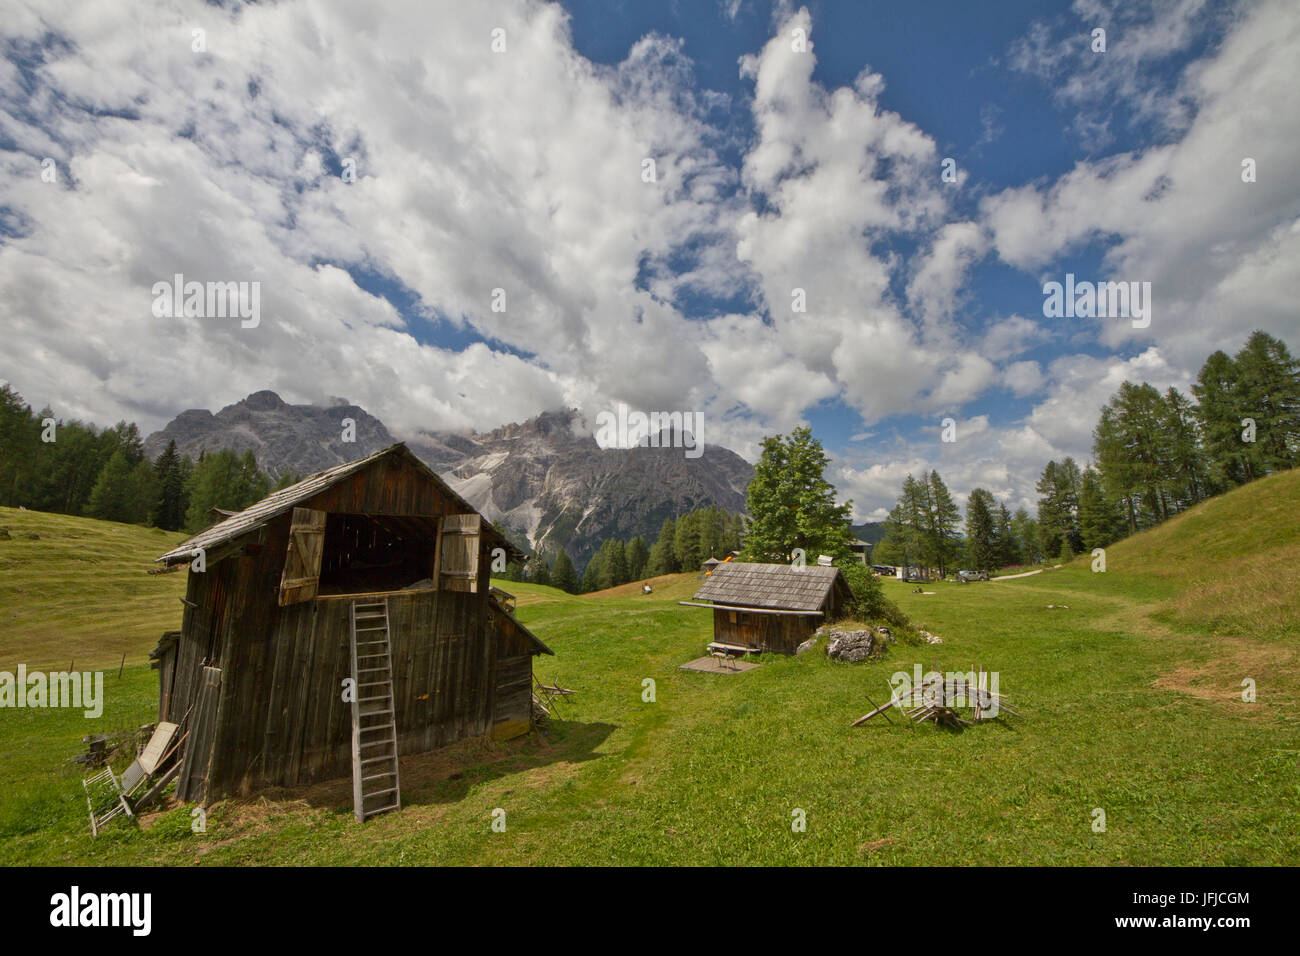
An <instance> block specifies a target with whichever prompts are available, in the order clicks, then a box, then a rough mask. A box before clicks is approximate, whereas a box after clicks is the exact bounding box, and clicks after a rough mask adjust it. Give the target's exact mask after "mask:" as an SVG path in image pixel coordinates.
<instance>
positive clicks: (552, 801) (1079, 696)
mask: <svg viewBox="0 0 1300 956" xmlns="http://www.w3.org/2000/svg"><path fill="white" fill-rule="evenodd" d="M1297 504H1300V474H1287V475H1279V476H1275V477H1273V478H1269V479H1266V480H1264V481H1262V482H1257V483H1256V484H1254V485H1251V486H1248V487H1247V488H1244V489H1240V490H1238V491H1236V492H1233V493H1231V494H1229V495H1227V496H1224V498H1222V499H1216V501H1213V502H1210V503H1208V505H1206V506H1202V508H1201V509H1196V510H1194V511H1193V512H1189V513H1188V514H1186V515H1183V516H1180V517H1179V518H1177V519H1175V520H1174V521H1171V522H1169V523H1168V524H1167V525H1165V526H1162V527H1161V528H1158V529H1155V530H1154V531H1152V532H1147V533H1144V534H1143V535H1139V536H1137V537H1135V538H1133V539H1130V540H1129V541H1127V542H1123V543H1121V544H1119V545H1116V546H1114V547H1113V548H1111V549H1109V550H1108V553H1107V555H1106V559H1107V569H1106V572H1105V573H1094V572H1093V571H1092V570H1091V568H1090V564H1091V559H1090V558H1087V557H1085V558H1080V559H1078V560H1076V561H1075V562H1073V563H1072V564H1070V565H1068V566H1066V567H1063V568H1061V569H1058V570H1052V571H1046V572H1044V573H1042V574H1038V575H1035V576H1032V577H1026V578H1019V579H1013V580H1006V581H991V582H987V583H985V582H977V583H974V584H969V585H957V584H949V583H937V584H934V585H931V586H929V587H928V590H932V591H934V592H935V593H934V594H930V595H925V594H913V593H911V587H910V586H908V585H903V584H899V583H896V582H893V581H887V582H885V584H884V586H885V588H886V589H887V592H888V594H889V595H890V597H892V598H893V599H894V600H895V601H896V602H897V603H898V604H899V605H900V606H901V607H902V608H903V610H904V611H905V612H906V613H907V614H909V615H910V616H911V618H912V620H913V622H914V623H916V624H917V625H920V626H923V627H925V628H926V629H928V630H930V631H932V632H934V633H935V634H937V635H939V636H940V637H941V638H942V639H943V643H942V644H939V645H924V646H919V647H913V646H909V645H906V644H898V645H894V646H892V647H891V649H890V651H889V653H888V654H887V655H886V656H885V657H884V659H882V660H880V661H876V662H870V663H865V664H844V663H839V662H834V661H830V660H828V659H827V658H826V657H825V655H824V653H822V651H823V649H824V648H823V647H822V646H819V647H818V648H817V649H816V650H815V651H814V652H813V653H809V654H805V655H802V656H800V657H773V656H765V657H764V658H762V659H761V664H760V666H759V667H758V668H757V669H755V670H752V671H746V672H743V673H738V674H734V675H717V674H707V673H696V672H690V671H683V670H680V669H679V665H680V664H682V663H684V662H686V661H688V660H690V659H692V658H695V657H698V656H700V654H701V653H703V649H704V644H705V643H706V642H707V641H708V640H709V639H710V636H711V627H712V623H711V615H710V614H709V612H708V611H706V610H703V609H699V608H688V607H681V606H679V605H678V604H677V603H676V602H677V601H678V600H681V599H683V598H687V597H689V596H690V594H691V593H693V591H694V589H695V587H696V586H697V584H698V580H697V577H696V576H695V575H679V576H674V577H670V578H665V579H659V580H658V581H657V582H656V585H657V586H656V589H655V593H653V594H651V595H648V596H646V595H641V594H640V593H639V585H638V586H635V587H625V588H620V589H615V590H614V591H612V592H604V593H602V594H598V595H586V596H571V595H566V594H563V593H561V592H558V591H555V590H553V589H550V588H542V587H535V586H532V585H527V584H513V583H506V584H505V585H504V586H505V587H506V588H508V589H509V590H511V591H512V592H514V593H516V594H518V595H519V598H520V600H519V616H520V618H521V620H523V621H524V622H525V623H526V624H527V625H528V626H529V627H530V628H532V629H533V630H534V631H535V632H536V633H537V634H538V636H539V637H541V638H542V640H544V641H545V642H546V643H547V644H548V645H549V646H550V647H551V648H552V649H553V650H554V651H555V652H556V655H557V656H556V657H554V658H551V657H542V658H538V660H537V672H538V675H539V676H540V677H542V678H543V679H545V680H548V681H549V680H550V679H555V680H558V681H559V682H560V683H562V684H563V685H565V686H567V687H571V688H574V689H575V690H576V691H577V694H576V696H575V697H573V698H572V699H571V701H570V704H569V706H567V707H566V708H564V709H563V711H562V716H563V718H564V719H562V720H557V721H552V722H550V724H549V726H548V727H547V730H546V733H545V734H540V733H533V734H530V735H528V736H526V737H523V738H519V739H516V740H513V741H507V742H503V743H493V742H490V741H486V740H472V741H463V742H461V743H459V744H456V745H454V746H452V747H449V748H446V749H444V750H441V751H438V752H435V753H432V754H425V755H416V756H411V757H405V758H403V760H402V774H403V781H402V790H403V793H402V797H403V802H404V808H403V810H402V811H401V812H399V813H392V814H387V815H384V816H381V817H377V818H374V819H372V820H370V821H368V822H367V823H365V824H364V825H358V824H356V823H355V822H354V821H353V818H352V813H351V806H350V781H349V780H346V779H345V780H338V781H330V782H327V783H323V784H319V785H316V786H313V787H307V788H301V789H295V790H289V791H273V792H268V793H263V794H259V795H256V796H254V797H250V798H245V799H238V800H228V801H223V802H220V803H218V804H215V805H213V806H212V807H210V808H209V810H208V814H207V819H206V830H205V831H204V832H201V833H196V832H194V831H193V829H192V825H191V824H192V815H191V814H192V809H193V808H191V807H189V806H175V807H172V808H170V809H164V810H163V811H162V812H155V813H152V814H148V815H146V816H145V817H144V819H142V821H141V824H140V825H139V826H138V827H137V826H134V825H132V824H130V823H126V822H122V821H115V822H114V823H113V824H112V825H111V826H110V830H109V831H108V832H107V833H105V834H104V835H102V836H101V837H99V838H98V839H92V837H91V835H90V830H89V826H88V822H87V816H86V803H85V799H84V797H83V795H82V790H81V786H80V782H79V779H80V776H81V773H82V771H81V768H80V767H79V766H78V765H75V764H72V763H70V762H69V758H71V757H72V756H73V755H74V754H75V753H77V752H79V751H80V750H81V749H83V745H82V744H81V737H82V736H83V735H84V734H86V733H89V732H91V731H92V729H93V731H94V732H103V731H104V730H106V729H126V728H131V727H135V726H137V725H139V724H141V723H144V722H147V721H149V720H152V719H153V717H154V708H155V706H156V695H157V690H156V675H154V674H153V672H151V671H150V670H149V669H148V666H147V663H145V660H144V655H145V654H146V653H147V651H148V650H149V649H150V648H151V647H152V646H153V643H154V642H155V641H156V639H157V636H158V633H160V632H161V631H162V630H164V629H166V628H169V627H175V626H177V624H178V623H179V620H180V610H181V606H180V603H179V602H178V601H177V600H176V598H177V596H178V594H179V592H180V587H181V585H182V584H183V581H182V580H181V579H182V576H181V575H166V576H153V577H148V576H146V575H144V569H145V567H147V565H148V561H149V560H150V559H151V558H152V557H154V556H155V555H156V554H157V553H161V551H162V550H165V546H166V545H167V544H168V543H169V542H170V540H171V537H169V536H167V535H163V534H162V533H159V532H152V531H147V530H142V529H134V528H133V529H126V530H118V529H123V528H124V527H125V526H118V525H103V523H100V522H90V521H81V520H79V519H69V518H61V517H58V516H51V515H33V514H30V513H17V512H12V511H0V526H7V527H8V528H9V530H10V532H11V538H10V539H9V540H0V602H3V603H2V605H0V612H2V613H3V625H4V631H3V635H4V637H3V639H2V640H0V669H3V668H9V667H12V666H13V662H17V661H20V660H21V661H23V662H26V663H27V664H28V666H29V667H35V666H41V665H48V666H49V667H51V668H54V667H63V666H66V664H67V660H66V658H68V657H69V656H70V655H69V654H67V653H64V650H65V647H64V644H63V638H62V637H61V635H63V634H65V633H66V640H67V641H68V642H69V644H75V645H76V648H77V655H78V656H79V657H80V655H83V654H85V655H86V660H87V661H89V660H90V659H91V651H90V650H88V649H85V648H87V647H90V648H93V647H95V646H98V645H97V644H96V642H97V641H102V644H103V647H104V653H103V654H102V655H100V657H99V659H98V663H99V664H101V665H103V666H105V667H106V668H107V672H106V675H105V688H106V694H107V705H106V708H105V713H104V716H103V717H102V718H100V719H99V720H97V721H91V720H86V719H84V718H83V717H82V716H81V715H80V713H79V712H71V711H67V710H44V711H40V710H23V711H17V710H5V711H0V769H2V770H3V779H4V780H5V785H4V788H3V792H0V863H3V864H7V865H17V864H92V865H93V864H101V863H102V864H106V865H121V864H126V865H155V864H167V865H186V864H193V865H268V864H269V865H282V864H286V865H292V864H326V865H357V864H363V865H383V864H451V865H539V864H578V865H591V864H596V865H599V864H649V865H717V864H727V865H772V864H775V865H791V864H793V865H800V864H810V865H825V864H849V865H853V864H864V865H915V864H945V865H946V864H1048V865H1051V864H1067V865H1199V864H1225V865H1277V864H1291V865H1294V864H1296V863H1300V833H1298V832H1297V828H1296V826H1295V820H1296V818H1297V813H1298V811H1300V773H1298V772H1297V771H1298V770H1300V712H1298V711H1297V703H1300V664H1298V663H1297V658H1296V648H1297V642H1298V635H1297V628H1296V624H1295V622H1296V620H1297V618H1298V617H1300V608H1298V607H1297V603H1296V602H1297V601H1298V600H1300V598H1298V597H1297V593H1300V588H1297V587H1294V586H1290V587H1289V586H1288V585H1294V584H1295V583H1296V581H1295V573H1296V572H1295V570H1294V568H1295V565H1296V561H1295V560H1294V559H1295V557H1296V553H1297V549H1300V518H1297V517H1296V512H1297V508H1296V505H1297ZM27 522H30V523H32V527H33V528H35V527H37V526H38V525H40V523H42V522H44V523H46V524H44V525H40V526H41V527H44V528H45V529H46V530H45V531H44V532H40V531H38V532H37V533H39V534H41V537H40V539H39V540H38V541H32V540H29V539H24V538H20V537H18V535H17V532H19V531H21V530H22V528H23V527H24V523H27ZM128 532H129V533H128ZM61 535H68V536H70V537H69V538H68V539H67V540H65V539H64V538H63V537H61ZM77 535H81V536H82V537H76V536H77ZM101 535H110V537H103V538H101V537H100V536H101ZM112 535H118V536H120V537H112ZM172 537H174V536H172ZM77 542H80V545H78V544H77ZM78 547H85V548H87V549H88V550H89V549H92V548H93V549H94V553H95V554H96V555H97V556H98V557H97V560H94V561H91V562H84V561H77V562H74V561H73V560H72V559H71V558H69V549H72V551H73V553H80V552H79V551H77V548H78ZM1261 555H1262V556H1261ZM1207 562H1209V563H1210V564H1211V565H1212V566H1214V567H1221V566H1223V565H1232V566H1233V569H1232V572H1231V573H1232V578H1231V579H1225V578H1223V577H1222V576H1216V575H1215V574H1214V573H1208V572H1207V571H1206V568H1207ZM74 563H75V564H76V567H73V565H74ZM1279 567H1281V570H1278V568H1279ZM1227 573H1228V572H1226V571H1224V572H1223V574H1227ZM11 575H15V576H13V577H11ZM137 575H138V579H137V577H136V576H137ZM1279 581H1280V583H1279ZM1207 590H1208V591H1209V592H1210V593H1211V595H1212V597H1213V600H1207V599H1205V598H1203V597H1201V596H1200V595H1203V594H1204V593H1206V591H1207ZM1283 591H1285V593H1282V592H1283ZM34 595H40V596H43V597H44V601H43V603H41V604H40V605H39V606H35V607H34V606H33V602H34V601H38V600H40V597H34ZM124 603H126V604H129V606H130V607H132V608H134V609H135V615H134V616H132V615H130V614H124V613H123V605H124ZM1048 605H1057V606H1058V607H1055V608H1051V609H1049V607H1048ZM1060 605H1065V606H1066V607H1061V606H1060ZM1252 616H1253V617H1252ZM1253 619H1254V620H1256V621H1257V623H1256V624H1254V625H1252V623H1251V622H1252V620H1253ZM123 650H125V651H127V664H126V667H125V669H124V671H123V674H122V676H121V677H120V678H119V677H118V676H117V664H118V660H119V659H120V656H121V653H122V651H123ZM917 663H919V664H921V665H922V666H923V667H924V668H925V669H927V670H928V669H931V668H934V669H938V670H940V671H957V670H960V671H966V670H969V669H970V668H971V667H973V666H982V667H984V668H985V669H988V670H993V671H997V672H998V675H999V685H1000V686H999V689H1000V690H1001V692H1002V693H1004V694H1006V695H1008V697H1009V698H1010V700H1011V703H1012V706H1013V707H1015V709H1016V710H1017V711H1019V712H1020V713H1021V714H1022V715H1023V717H1022V718H1021V719H1017V718H1015V717H1011V716H1006V715H1004V716H1002V717H1000V718H999V719H997V720H994V721H990V722H987V723H984V724H981V725H979V726H976V727H973V728H968V729H965V730H963V731H962V732H959V733H953V732H949V731H945V730H940V729H937V728H934V727H932V726H928V725H927V726H921V727H913V726H905V725H904V724H903V722H902V721H901V718H900V717H899V716H898V715H897V714H893V715H892V716H893V720H894V722H893V723H892V724H891V723H889V722H887V721H886V720H884V719H883V718H876V719H873V720H872V721H870V722H869V723H867V724H866V725H864V726H862V727H858V728H852V727H850V726H849V725H850V723H851V722H852V721H853V720H854V719H855V718H857V717H859V716H861V715H862V714H864V713H866V712H867V711H868V710H870V709H871V704H870V703H869V701H868V696H870V698H871V699H872V700H874V701H875V702H876V703H884V702H885V700H887V699H888V695H889V683H888V682H889V679H890V676H891V675H892V674H893V673H894V672H895V671H898V670H904V671H908V672H909V673H910V672H911V670H912V668H913V665H914V664H917ZM1247 678H1249V679H1251V680H1253V681H1254V682H1255V684H1256V688H1257V695H1258V696H1257V700H1256V701H1255V702H1253V703H1246V702H1244V701H1243V700H1242V681H1243V680H1244V679H1247ZM648 680H649V681H653V682H654V685H653V686H654V700H653V701H652V702H651V701H647V700H645V699H644V697H645V696H647V694H646V691H647V688H646V683H645V682H646V681H648ZM92 725H93V726H92ZM1098 808H1099V809H1101V810H1103V811H1104V812H1105V823H1106V828H1105V831H1104V832H1097V831H1096V830H1095V829H1094V810H1096V809H1098ZM495 810H503V811H504V814H505V816H504V819H505V828H504V831H503V832H498V831H495V830H494V829H493V826H492V823H493V817H494V811H495ZM797 811H802V816H803V818H804V819H805V820H806V829H804V830H803V831H802V832H800V831H797V830H796V829H795V828H794V827H793V826H792V823H793V822H794V821H795V820H796V818H797V816H799V814H798V813H797Z"/></svg>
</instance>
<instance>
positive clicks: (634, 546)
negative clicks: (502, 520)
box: [505, 507, 742, 594]
mask: <svg viewBox="0 0 1300 956" xmlns="http://www.w3.org/2000/svg"><path fill="white" fill-rule="evenodd" d="M741 522H742V519H741V517H740V515H736V514H732V513H731V512H729V511H727V510H726V509H724V508H719V507H708V508H700V509H697V510H695V511H691V512H688V513H686V514H684V515H682V516H681V517H680V518H676V519H673V518H665V519H664V522H663V524H662V525H660V527H659V534H658V536H657V537H656V538H655V540H654V543H653V544H651V545H647V544H646V541H645V539H644V538H643V537H641V536H640V535H638V536H636V537H634V538H632V539H631V540H627V541H624V540H621V539H618V538H609V539H607V540H605V541H603V542H601V545H600V547H599V548H597V549H596V553H595V554H594V555H592V557H591V559H590V560H589V561H588V562H587V565H586V567H585V568H584V569H583V572H582V574H581V575H579V574H578V573H577V570H576V569H575V567H574V564H573V559H571V558H570V557H569V555H568V554H567V553H566V552H565V551H564V550H563V549H562V548H561V549H557V550H556V551H555V552H554V557H552V552H550V551H547V550H545V549H543V550H540V551H537V552H534V553H533V554H532V555H530V556H529V558H528V560H527V561H526V562H524V563H522V564H511V565H510V566H509V567H507V569H506V574H505V578H506V580H510V581H532V582H534V583H536V584H545V585H549V586H551V587H557V588H560V589H561V590H562V591H567V592H569V593H570V594H586V593H588V592H591V591H602V590H604V589H605V588H612V587H617V586H618V585H620V584H628V583H630V582H632V581H640V580H642V579H644V578H650V577H655V576H656V575H660V574H673V573H676V572H678V571H693V570H698V569H699V568H700V566H701V565H702V564H703V563H704V561H705V560H706V559H707V558H709V557H716V558H718V559H719V560H721V559H722V558H725V557H726V556H727V555H728V554H730V553H731V552H732V551H735V550H738V549H739V547H740V532H741V527H742V523H741Z"/></svg>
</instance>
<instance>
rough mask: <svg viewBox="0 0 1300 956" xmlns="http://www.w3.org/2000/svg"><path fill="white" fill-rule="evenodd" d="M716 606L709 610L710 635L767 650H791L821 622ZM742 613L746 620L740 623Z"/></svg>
mask: <svg viewBox="0 0 1300 956" xmlns="http://www.w3.org/2000/svg"><path fill="white" fill-rule="evenodd" d="M732 613H733V612H732V611H729V610H723V609H722V608H718V609H716V610H715V611H714V612H713V639H714V640H715V641H722V642H724V643H727V644H744V645H747V646H750V647H757V648H759V649H760V650H762V651H764V652H765V653H768V654H793V653H794V652H795V650H796V649H797V648H798V647H799V645H800V644H802V643H803V642H804V641H806V640H808V638H810V637H812V635H813V632H814V631H816V630H817V628H818V627H820V626H821V623H822V620H823V619H822V618H820V617H811V616H805V615H795V614H758V613H756V612H754V611H736V612H734V613H735V615H736V623H735V624H733V623H732V622H731V615H732ZM742 615H748V619H749V623H748V624H741V623H740V621H741V619H742Z"/></svg>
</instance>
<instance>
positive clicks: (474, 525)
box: [437, 514, 483, 594]
mask: <svg viewBox="0 0 1300 956" xmlns="http://www.w3.org/2000/svg"><path fill="white" fill-rule="evenodd" d="M482 524H483V519H482V518H481V517H479V516H478V515H476V514H472V515H447V516H446V517H444V518H443V519H442V530H441V531H439V533H438V559H437V566H438V578H439V580H438V582H437V586H438V587H440V588H443V587H445V588H446V589H447V590H448V591H469V592H471V593H474V594H477V593H478V552H479V539H480V535H481V532H482Z"/></svg>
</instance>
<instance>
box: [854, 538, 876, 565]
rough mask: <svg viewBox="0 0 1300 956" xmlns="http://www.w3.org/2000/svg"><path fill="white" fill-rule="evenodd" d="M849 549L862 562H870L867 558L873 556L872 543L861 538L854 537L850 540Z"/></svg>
mask: <svg viewBox="0 0 1300 956" xmlns="http://www.w3.org/2000/svg"><path fill="white" fill-rule="evenodd" d="M849 550H850V551H852V552H853V553H854V555H856V556H857V559H858V561H859V562H861V563H862V564H866V563H868V562H867V559H868V558H869V557H870V556H871V545H870V543H868V542H866V541H863V540H862V539H861V538H854V539H853V540H852V541H850V542H849Z"/></svg>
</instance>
